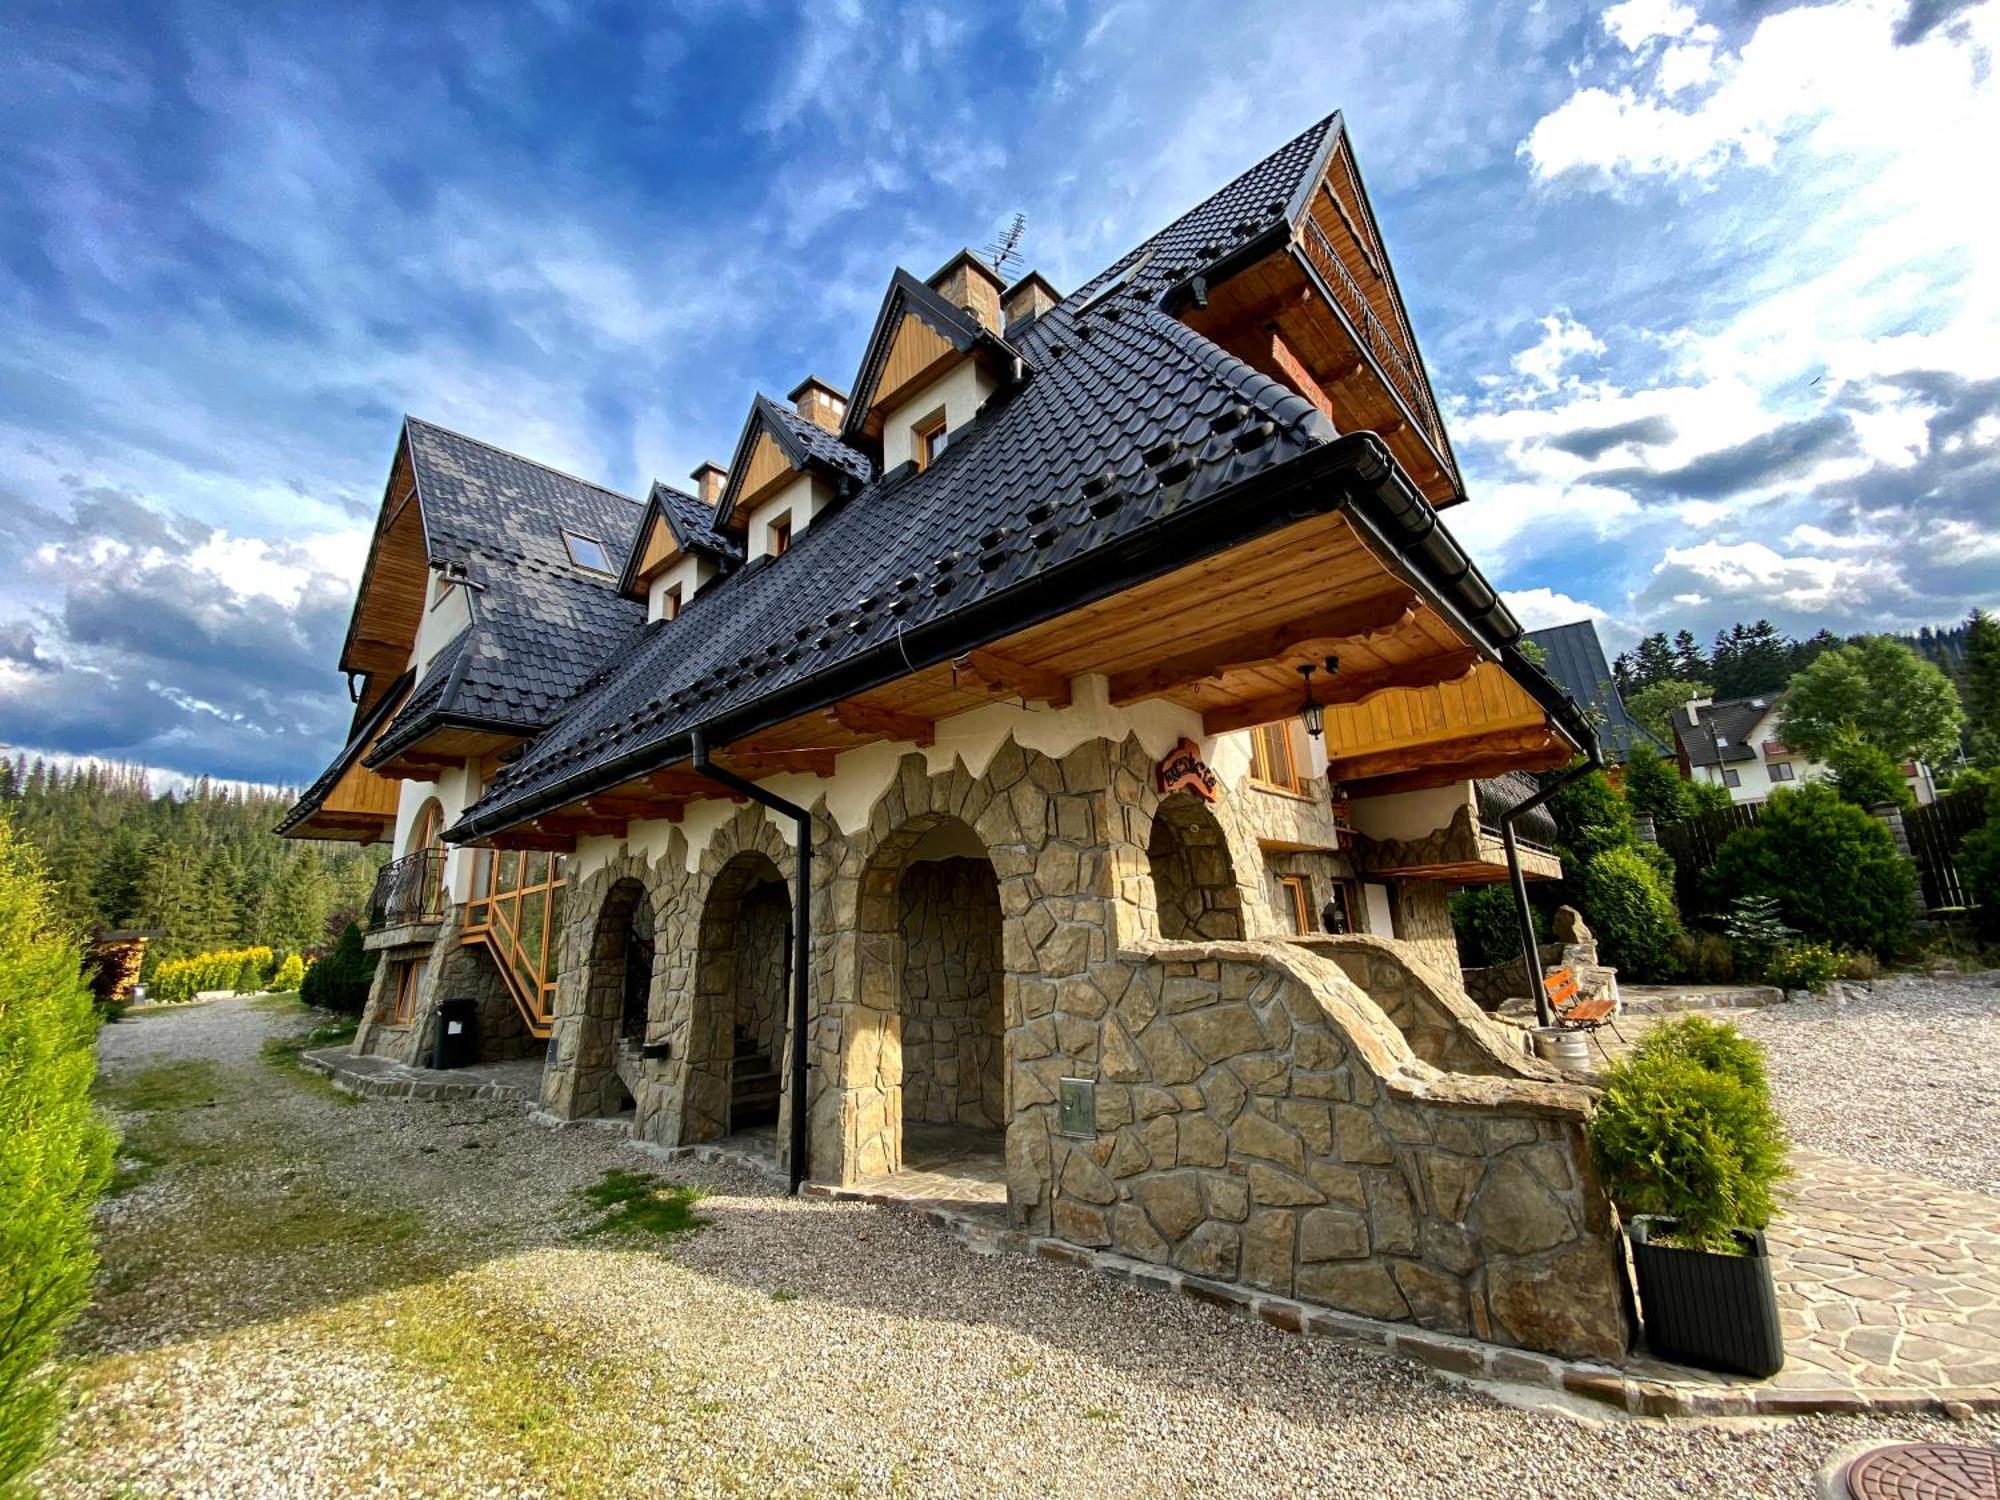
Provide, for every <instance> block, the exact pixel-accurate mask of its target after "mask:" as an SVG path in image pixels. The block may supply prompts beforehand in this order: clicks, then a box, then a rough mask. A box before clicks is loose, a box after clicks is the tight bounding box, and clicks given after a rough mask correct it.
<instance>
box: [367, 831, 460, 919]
mask: <svg viewBox="0 0 2000 1500" xmlns="http://www.w3.org/2000/svg"><path fill="white" fill-rule="evenodd" d="M444 904H445V900H444V850H442V849H419V850H418V851H417V852H416V853H415V854H406V855H404V856H403V857H402V858H401V859H392V860H390V861H389V863H388V864H386V865H384V866H382V869H381V871H380V873H378V874H377V875H376V877H375V893H374V895H373V896H372V897H371V898H370V900H369V903H368V916H369V920H370V924H371V925H372V926H375V927H404V926H407V925H409V924H410V923H412V922H437V921H442V920H443V918H444Z"/></svg>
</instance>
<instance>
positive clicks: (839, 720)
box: [826, 703, 937, 745]
mask: <svg viewBox="0 0 2000 1500" xmlns="http://www.w3.org/2000/svg"><path fill="white" fill-rule="evenodd" d="M826 716H827V717H828V718H829V719H831V720H833V722H834V723H836V724H838V725H839V726H840V727H841V728H842V729H845V730H846V731H847V732H848V733H849V734H858V735H861V736H863V737H865V738H867V739H887V740H909V741H910V742H911V743H913V744H917V745H934V744H936V743H937V723H936V721H935V720H932V719H924V718H919V717H918V716H917V715H916V714H904V713H897V712H895V711H894V710H893V709H887V708H871V707H870V706H869V705H867V704H865V703H836V704H834V706H833V707H832V708H829V709H828V710H827V711H826Z"/></svg>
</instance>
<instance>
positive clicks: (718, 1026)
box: [681, 851, 792, 1142]
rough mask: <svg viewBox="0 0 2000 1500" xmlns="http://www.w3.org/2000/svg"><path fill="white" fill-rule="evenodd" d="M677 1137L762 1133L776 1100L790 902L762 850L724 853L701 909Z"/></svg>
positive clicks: (772, 1121) (787, 986) (784, 1028)
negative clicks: (684, 1088)
mask: <svg viewBox="0 0 2000 1500" xmlns="http://www.w3.org/2000/svg"><path fill="white" fill-rule="evenodd" d="M698 942H699V947H698V950H697V954H696V958H695V985H694V1011H693V1017H692V1023H691V1025H690V1027H689V1037H688V1052H687V1096H686V1115H685V1119H684V1123H683V1126H682V1131H681V1139H682V1140H683V1141H684V1142H694V1141H705V1140H714V1139H715V1138H717V1137H718V1136H722V1135H734V1134H742V1133H746V1132H759V1133H762V1132H767V1131H772V1130H774V1129H775V1127H776V1126H777V1123H778V1113H779V1104H780V1101H781V1100H782V1098H783V1094H784V1087H783V1078H784V1066H785V1041H786V1037H787V1034H788V1023H789V1020H790V1017H789V1013H788V1006H789V1003H790V995H791V972H792V899H791V891H790V888H789V887H788V886H787V885H786V883H785V878H784V876H783V875H782V874H781V873H780V872H779V870H778V867H777V865H776V864H775V863H774V862H773V861H772V860H771V858H770V856H769V855H767V854H763V853H760V852H756V851H745V852H743V853H740V854H737V855H734V856H732V857H731V858H730V860H729V862H728V863H727V864H725V865H724V866H723V867H722V869H721V870H720V871H718V872H717V874H716V876H715V879H714V881H713V882H712V883H711V884H710V886H709V891H708V899H707V900H706V901H705V902H704V903H703V905H702V912H701V930H700V936H699V940H698Z"/></svg>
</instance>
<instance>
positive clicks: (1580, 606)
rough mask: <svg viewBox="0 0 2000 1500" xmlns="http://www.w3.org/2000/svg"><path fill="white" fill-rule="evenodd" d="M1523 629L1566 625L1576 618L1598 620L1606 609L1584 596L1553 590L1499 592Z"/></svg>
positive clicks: (1535, 589) (1604, 617) (1602, 616)
mask: <svg viewBox="0 0 2000 1500" xmlns="http://www.w3.org/2000/svg"><path fill="white" fill-rule="evenodd" d="M1501 597H1502V598H1503V599H1505V600H1506V602H1507V607H1508V608H1509V609H1511V610H1512V611H1514V617H1515V618H1516V619H1518V620H1519V621H1520V622H1521V628H1522V629H1524V630H1540V629H1542V628H1543V627H1545V626H1548V625H1568V624H1571V623H1572V622H1574V621H1577V620H1602V619H1606V618H1608V615H1607V614H1606V612H1605V611H1604V610H1602V609H1600V608H1598V607H1597V606H1596V605H1595V604H1592V603H1591V602H1590V601H1589V600H1588V599H1572V598H1571V597H1570V596H1569V595H1568V594H1564V593H1558V592H1557V591H1556V590H1554V589H1546V588H1533V589H1509V590H1507V591H1506V592H1505V593H1504V594H1502V595H1501Z"/></svg>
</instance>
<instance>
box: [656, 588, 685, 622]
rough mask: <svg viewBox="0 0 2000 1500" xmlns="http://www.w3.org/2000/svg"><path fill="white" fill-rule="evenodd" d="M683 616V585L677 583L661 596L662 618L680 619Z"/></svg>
mask: <svg viewBox="0 0 2000 1500" xmlns="http://www.w3.org/2000/svg"><path fill="white" fill-rule="evenodd" d="M680 617H681V586H680V585H679V584H678V583H677V584H675V585H674V586H673V587H672V588H670V589H668V590H667V591H666V593H664V594H662V595H661V596H660V618H661V619H663V620H678V619H679V618H680Z"/></svg>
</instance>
